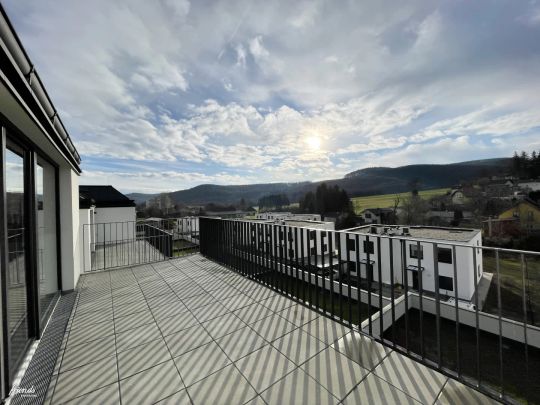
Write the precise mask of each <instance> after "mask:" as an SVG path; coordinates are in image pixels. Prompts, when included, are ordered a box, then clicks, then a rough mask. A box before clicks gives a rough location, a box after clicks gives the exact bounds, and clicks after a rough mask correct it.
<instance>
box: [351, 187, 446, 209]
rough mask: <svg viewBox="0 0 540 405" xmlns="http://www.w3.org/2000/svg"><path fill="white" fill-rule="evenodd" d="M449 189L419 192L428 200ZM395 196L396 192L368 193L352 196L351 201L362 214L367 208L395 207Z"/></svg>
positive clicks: (401, 195)
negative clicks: (363, 195) (362, 195)
mask: <svg viewBox="0 0 540 405" xmlns="http://www.w3.org/2000/svg"><path fill="white" fill-rule="evenodd" d="M448 191H450V189H449V188H437V189H433V190H423V191H420V192H419V194H420V197H422V198H424V199H426V200H427V199H429V198H431V197H435V196H438V195H444V194H446V193H447V192H448ZM398 195H399V196H400V198H401V199H403V198H405V197H406V196H408V195H410V193H399V194H398ZM395 196H396V195H395V194H379V195H368V196H366V197H354V198H351V201H352V204H353V207H354V212H355V213H356V214H360V213H361V212H362V211H363V210H365V209H366V208H389V207H393V205H394V198H395Z"/></svg>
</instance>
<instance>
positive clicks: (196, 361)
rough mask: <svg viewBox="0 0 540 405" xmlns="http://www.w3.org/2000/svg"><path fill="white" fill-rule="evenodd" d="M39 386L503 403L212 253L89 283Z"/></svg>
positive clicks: (66, 390) (47, 345) (222, 398)
mask: <svg viewBox="0 0 540 405" xmlns="http://www.w3.org/2000/svg"><path fill="white" fill-rule="evenodd" d="M70 300H71V301H73V305H71V304H70V303H69V302H70ZM69 307H72V310H71V311H67V310H66V308H69ZM62 308H63V310H62ZM63 319H64V321H63ZM64 328H65V332H64ZM51 352H53V353H51ZM47 358H49V359H52V364H53V365H54V368H53V366H52V365H51V366H50V367H49V368H47V367H48V366H47V365H46V363H47V362H46V361H44V359H47ZM54 359H56V362H54ZM36 368H37V369H38V371H40V372H37V371H36ZM47 370H50V372H48V373H47ZM45 374H49V376H48V378H46V377H43V376H44V375H45ZM32 375H33V376H40V377H39V378H38V377H35V378H34V381H31V380H30V379H29V376H30V377H31V376H32ZM25 379H26V380H25ZM30 385H32V386H34V387H35V390H36V391H37V392H40V391H42V392H43V395H45V396H46V398H45V403H46V404H60V403H77V404H83V403H84V404H85V403H88V404H95V403H100V404H117V403H124V404H132V403H138V404H142V403H148V404H152V403H160V404H167V403H171V404H173V403H174V404H180V403H181V404H190V403H193V404H244V403H249V404H265V403H266V404H293V403H305V404H318V403H320V404H326V403H335V404H337V403H343V404H349V403H351V404H352V403H373V404H375V403H381V404H382V403H384V404H390V403H400V404H401V403H424V404H433V403H491V402H492V400H491V399H489V398H488V397H486V396H484V395H483V394H481V393H479V392H477V391H475V390H473V389H471V388H469V387H467V386H465V385H463V384H462V383H460V382H458V381H456V380H454V379H452V378H449V377H447V376H445V375H443V374H441V373H439V372H438V371H435V370H433V369H431V368H429V367H426V366H425V365H422V364H420V363H418V362H416V361H415V360H412V359H411V358H409V357H406V356H404V355H402V354H400V353H398V352H397V351H394V350H392V349H391V348H389V347H387V346H385V345H382V344H381V343H378V342H376V341H375V340H373V339H371V338H369V337H367V336H366V335H364V334H361V333H358V331H357V330H355V328H351V327H347V326H344V325H343V324H341V323H338V322H335V321H333V320H331V319H329V318H328V317H326V316H324V315H323V314H321V313H320V312H317V311H315V310H312V309H310V308H309V307H308V306H306V305H303V304H302V303H300V302H299V301H297V300H295V299H294V298H292V297H288V296H286V295H283V294H280V293H278V292H277V291H275V290H274V289H272V288H269V287H267V286H265V285H262V284H260V283H258V282H256V281H253V280H250V279H249V278H247V277H244V276H242V275H240V274H238V273H236V272H234V271H232V270H230V269H228V268H226V267H224V266H222V265H220V264H218V263H216V262H214V261H211V260H208V259H207V258H205V257H203V256H202V255H200V254H194V255H190V256H186V257H183V258H178V259H172V260H168V261H166V262H159V263H153V264H145V265H139V266H134V267H128V268H121V269H117V270H111V271H104V272H96V273H93V274H87V275H83V276H81V279H80V281H79V284H78V289H77V291H76V293H75V294H71V295H64V296H63V297H62V299H61V301H60V303H59V305H58V306H57V309H56V310H55V313H54V314H53V316H52V319H51V321H50V323H49V326H48V327H47V329H46V330H45V335H44V337H43V339H42V341H41V342H40V344H39V345H38V347H37V350H36V354H35V355H34V357H33V359H32V361H31V363H30V366H29V369H28V370H27V373H26V376H25V377H24V378H23V381H22V382H21V384H19V387H26V386H30ZM40 387H43V388H42V389H40ZM45 388H46V389H45ZM21 395H22V394H15V395H14V396H13V397H12V401H13V402H14V403H18V402H20V401H21V400H22V397H21Z"/></svg>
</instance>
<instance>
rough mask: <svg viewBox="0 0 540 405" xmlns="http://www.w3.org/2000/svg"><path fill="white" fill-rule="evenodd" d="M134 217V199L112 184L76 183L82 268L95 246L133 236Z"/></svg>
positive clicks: (102, 246)
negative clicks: (85, 184) (87, 184)
mask: <svg viewBox="0 0 540 405" xmlns="http://www.w3.org/2000/svg"><path fill="white" fill-rule="evenodd" d="M136 219H137V214H136V212H135V202H134V201H133V200H130V199H129V198H128V197H126V196H125V195H124V194H122V193H120V192H119V191H118V190H116V189H115V188H114V187H113V186H108V185H107V186H82V185H81V186H79V224H80V225H79V227H80V240H81V243H80V248H81V254H80V260H81V263H82V267H81V268H82V269H85V270H87V269H90V267H91V266H90V260H91V255H92V253H93V252H95V251H96V249H97V248H104V247H105V246H106V245H110V244H118V243H123V242H127V241H130V240H133V239H135V238H136V231H137V225H136Z"/></svg>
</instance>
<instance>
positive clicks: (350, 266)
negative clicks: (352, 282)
mask: <svg viewBox="0 0 540 405" xmlns="http://www.w3.org/2000/svg"><path fill="white" fill-rule="evenodd" d="M347 272H348V273H356V263H355V262H353V261H348V262H347Z"/></svg>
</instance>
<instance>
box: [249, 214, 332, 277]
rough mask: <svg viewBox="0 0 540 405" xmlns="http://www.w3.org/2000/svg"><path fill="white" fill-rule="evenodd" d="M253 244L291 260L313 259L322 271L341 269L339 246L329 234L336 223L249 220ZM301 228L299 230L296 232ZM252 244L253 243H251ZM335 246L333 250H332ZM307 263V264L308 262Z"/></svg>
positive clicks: (262, 249) (311, 260)
mask: <svg viewBox="0 0 540 405" xmlns="http://www.w3.org/2000/svg"><path fill="white" fill-rule="evenodd" d="M242 222H247V223H248V224H249V226H250V230H249V232H250V236H251V243H252V244H253V246H254V247H257V248H258V249H259V250H260V251H263V252H264V251H267V250H268V249H271V250H270V251H271V252H272V253H273V252H274V249H275V255H276V256H278V257H280V258H283V259H285V260H288V261H293V262H294V261H296V260H302V259H304V261H306V260H309V262H310V263H312V264H313V265H316V266H317V267H318V268H319V269H321V271H322V270H323V268H324V270H325V271H326V270H328V269H329V268H330V267H332V266H337V265H338V262H337V260H336V259H333V260H332V262H331V260H330V258H331V257H333V253H334V251H335V247H334V246H333V242H334V241H333V240H332V241H331V242H330V238H329V237H330V234H329V232H327V231H333V230H334V229H335V227H334V223H333V222H324V221H309V220H294V219H279V220H270V219H266V220H260V219H259V220H248V221H242ZM295 228H298V229H295ZM248 242H249V241H248ZM331 245H332V248H331ZM306 264H307V262H306Z"/></svg>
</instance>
